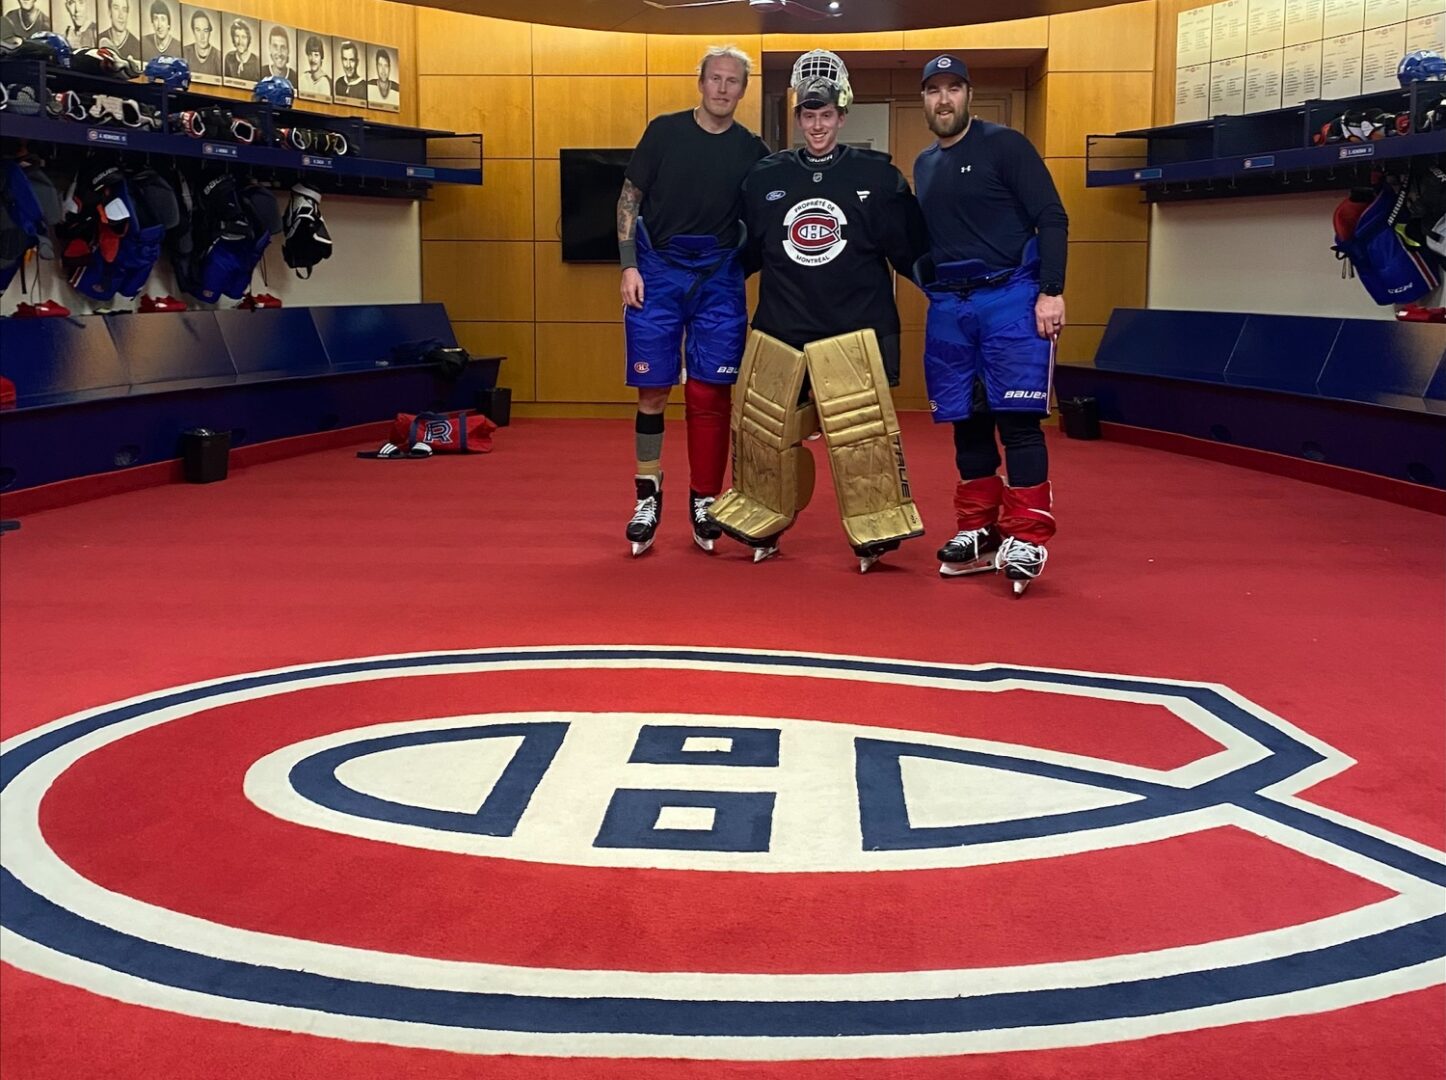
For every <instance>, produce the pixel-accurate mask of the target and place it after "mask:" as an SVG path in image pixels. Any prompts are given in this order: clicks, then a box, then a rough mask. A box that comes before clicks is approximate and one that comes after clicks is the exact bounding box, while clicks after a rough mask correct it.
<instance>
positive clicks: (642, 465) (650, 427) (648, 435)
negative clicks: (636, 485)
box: [633, 412, 663, 476]
mask: <svg viewBox="0 0 1446 1080" xmlns="http://www.w3.org/2000/svg"><path fill="white" fill-rule="evenodd" d="M633 432H634V436H633V438H634V442H635V443H636V447H637V451H636V452H637V459H638V464H637V475H639V476H661V475H662V473H663V414H662V413H645V412H640V413H638V415H637V419H636V420H634V422H633Z"/></svg>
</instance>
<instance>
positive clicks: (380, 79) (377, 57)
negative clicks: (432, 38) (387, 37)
mask: <svg viewBox="0 0 1446 1080" xmlns="http://www.w3.org/2000/svg"><path fill="white" fill-rule="evenodd" d="M399 74H400V73H399V72H398V71H397V50H396V49H394V48H392V47H391V46H390V45H373V46H371V47H370V48H369V50H368V55H367V108H369V109H385V110H386V111H388V112H397V111H398V110H399V109H400V108H401V107H402V106H401V89H402V88H401V84H400V83H398V82H397V76H398V75H399Z"/></svg>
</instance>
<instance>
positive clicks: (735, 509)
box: [708, 330, 817, 544]
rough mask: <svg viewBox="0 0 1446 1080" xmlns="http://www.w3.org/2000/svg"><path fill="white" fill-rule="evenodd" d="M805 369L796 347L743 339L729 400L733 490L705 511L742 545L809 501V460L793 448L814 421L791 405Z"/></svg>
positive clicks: (787, 521)
mask: <svg viewBox="0 0 1446 1080" xmlns="http://www.w3.org/2000/svg"><path fill="white" fill-rule="evenodd" d="M806 370H807V365H806V364H805V363H804V358H803V353H801V352H799V351H798V350H797V349H791V348H789V347H788V346H787V345H785V344H783V342H781V341H779V340H777V339H776V338H771V337H769V336H768V335H767V334H763V333H759V332H758V331H757V330H754V331H751V332H750V333H749V335H748V345H747V348H745V349H744V351H743V364H742V367H741V368H740V370H739V373H738V389H737V390H735V391H734V394H733V486H732V487H731V488H730V489H729V490H727V491H725V492H724V493H723V494H722V495H720V496H718V498H717V499H716V500H714V502H713V505H712V506H711V507H709V510H708V515H709V517H711V518H713V520H714V521H716V522H717V523H718V525H719V526H720V527H721V528H722V529H723V531H724V532H726V533H728V535H729V536H732V537H733V538H734V539H736V540H742V541H743V542H744V543H745V544H757V543H758V542H759V541H763V540H768V539H770V538H771V537H775V536H777V535H778V534H779V533H781V532H783V531H784V530H785V529H787V528H788V527H789V526H790V525H792V524H793V520H794V518H796V517H797V516H798V512H799V511H800V510H802V509H803V508H804V507H805V506H807V505H808V500H809V499H810V498H812V497H813V456H812V455H811V454H810V453H809V452H808V451H807V450H805V449H804V448H803V447H802V446H801V445H800V444H801V443H802V442H803V437H804V436H805V435H807V434H809V433H811V432H812V431H813V430H815V425H816V422H817V421H816V419H815V415H814V410H813V407H812V406H804V407H800V406H799V404H798V393H799V390H800V389H801V388H802V386H803V375H804V372H805V371H806Z"/></svg>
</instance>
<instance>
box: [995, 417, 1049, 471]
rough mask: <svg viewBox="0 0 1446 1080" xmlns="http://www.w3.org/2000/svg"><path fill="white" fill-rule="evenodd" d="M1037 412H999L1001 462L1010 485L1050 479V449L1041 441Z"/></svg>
mask: <svg viewBox="0 0 1446 1080" xmlns="http://www.w3.org/2000/svg"><path fill="white" fill-rule="evenodd" d="M1041 419H1042V417H1041V416H1040V414H1039V413H998V414H997V415H996V416H995V422H996V423H997V424H998V425H999V441H1000V442H1002V443H1003V444H1004V462H1005V464H1006V465H1007V466H1008V469H1009V486H1010V487H1015V488H1029V487H1034V486H1035V485H1037V484H1042V483H1044V482H1045V481H1046V480H1048V479H1049V451H1048V450H1047V449H1046V448H1045V445H1044V432H1043V431H1042V430H1041V429H1040V426H1039V422H1040V420H1041Z"/></svg>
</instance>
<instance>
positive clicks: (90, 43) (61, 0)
mask: <svg viewBox="0 0 1446 1080" xmlns="http://www.w3.org/2000/svg"><path fill="white" fill-rule="evenodd" d="M50 27H51V29H52V30H54V31H55V32H56V33H57V34H59V35H60V36H61V37H63V38H65V40H66V42H67V43H68V44H69V45H70V47H71V48H72V49H93V48H95V40H96V28H95V0H54V3H52V4H51V5H50Z"/></svg>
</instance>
